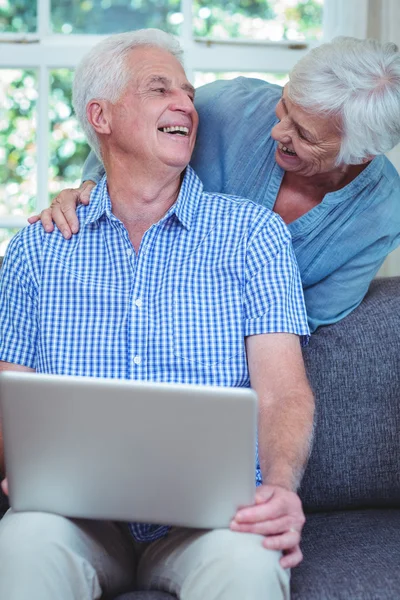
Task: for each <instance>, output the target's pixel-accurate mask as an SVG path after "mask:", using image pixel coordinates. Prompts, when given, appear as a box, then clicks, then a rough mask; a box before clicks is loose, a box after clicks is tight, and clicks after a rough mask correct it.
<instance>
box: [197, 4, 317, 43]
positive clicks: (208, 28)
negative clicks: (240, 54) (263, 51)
mask: <svg viewBox="0 0 400 600" xmlns="http://www.w3.org/2000/svg"><path fill="white" fill-rule="evenodd" d="M322 9H323V0H230V1H229V2H225V1H222V0H212V1H210V0H194V2H193V28H194V35H195V36H199V37H211V38H217V39H230V38H241V39H253V40H260V41H267V40H268V41H273V42H277V41H281V40H289V41H302V40H313V39H320V38H321V37H322Z"/></svg>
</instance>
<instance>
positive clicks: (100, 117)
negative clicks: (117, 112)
mask: <svg viewBox="0 0 400 600" xmlns="http://www.w3.org/2000/svg"><path fill="white" fill-rule="evenodd" d="M107 108H108V106H107V102H106V101H105V100H90V102H88V104H87V106H86V116H87V120H88V121H89V123H90V124H91V126H92V127H93V129H94V130H95V132H96V133H102V134H106V135H107V134H109V133H111V127H110V119H109V114H108V110H107Z"/></svg>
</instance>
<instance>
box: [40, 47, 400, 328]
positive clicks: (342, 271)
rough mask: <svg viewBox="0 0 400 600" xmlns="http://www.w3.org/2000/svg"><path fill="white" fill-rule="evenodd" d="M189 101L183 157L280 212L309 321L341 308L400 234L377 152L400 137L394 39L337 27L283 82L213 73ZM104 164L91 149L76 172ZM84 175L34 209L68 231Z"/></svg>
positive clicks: (390, 170) (218, 184)
mask: <svg viewBox="0 0 400 600" xmlns="http://www.w3.org/2000/svg"><path fill="white" fill-rule="evenodd" d="M196 108H197V110H198V112H199V115H200V127H199V132H198V138H197V144H196V149H195V153H194V156H193V159H192V163H191V164H192V166H193V167H194V168H195V170H196V171H197V173H198V174H199V176H200V178H201V179H202V181H203V183H204V187H205V189H206V190H209V191H217V192H225V193H229V194H235V195H238V196H242V197H244V198H250V199H252V200H254V201H255V202H258V203H260V204H263V205H264V206H266V207H268V208H270V209H271V210H273V211H275V212H276V213H278V214H279V215H280V216H281V217H282V218H283V220H284V221H285V223H287V224H288V226H289V230H290V232H291V235H292V239H293V246H294V249H295V252H296V256H297V260H298V264H299V267H300V272H301V276H302V282H303V288H304V295H305V300H306V305H307V312H308V316H309V325H310V329H311V330H312V331H314V330H315V329H316V328H317V327H318V326H320V325H326V324H329V323H334V322H336V321H338V320H340V319H341V318H343V317H345V316H346V315H347V314H349V313H350V312H351V311H352V310H353V309H354V308H356V307H357V306H358V305H359V304H360V302H361V301H362V299H363V297H364V295H365V294H366V292H367V290H368V286H369V284H370V282H371V280H372V279H373V277H374V276H375V275H376V273H377V271H378V269H379V267H380V266H381V265H382V263H383V261H384V259H385V257H386V256H387V254H389V252H391V251H392V250H393V249H394V248H395V247H396V246H397V245H399V243H400V177H399V175H398V173H397V171H396V169H395V168H394V167H393V165H392V164H391V163H390V161H389V160H388V159H387V158H386V157H385V156H384V153H385V152H388V151H389V150H391V149H392V148H393V147H394V146H395V145H396V144H397V143H398V142H399V141H400V54H399V51H398V48H397V46H395V45H394V44H391V43H388V44H380V43H379V42H377V41H375V40H357V39H353V38H337V39H336V40H334V41H333V42H332V43H328V44H323V45H321V46H319V47H318V48H315V49H313V50H311V51H310V52H309V53H308V54H307V55H306V56H305V57H304V58H303V59H301V60H300V62H298V63H297V65H296V66H295V68H294V69H293V71H292V72H291V74H290V81H289V83H288V84H287V85H286V86H285V87H284V89H283V90H282V88H280V87H279V86H276V85H271V84H269V83H265V82H264V81H260V80H257V79H248V78H243V77H239V78H238V79H235V80H233V81H217V82H215V83H212V84H209V85H206V86H203V87H201V88H199V89H198V90H197V92H196ZM275 115H276V116H275ZM103 172H104V170H103V167H102V165H101V164H100V162H99V161H98V160H97V159H96V157H95V156H94V155H91V156H90V157H89V159H88V161H87V163H86V165H85V170H84V179H85V180H92V181H95V182H97V181H98V180H99V179H100V177H101V176H102V174H103ZM91 186H92V184H89V183H88V182H86V183H85V184H84V185H83V186H82V187H81V188H80V191H76V190H75V191H74V190H66V191H64V192H62V193H61V194H60V195H59V196H58V197H57V198H56V199H55V201H54V202H53V204H52V209H47V211H44V213H42V222H43V224H44V226H45V228H46V230H49V231H50V230H51V229H52V223H51V218H52V217H53V218H54V220H55V222H56V224H57V225H58V227H59V228H60V229H61V230H62V231H63V232H65V236H66V237H68V236H69V235H70V229H69V226H71V230H72V231H76V230H77V220H76V217H75V213H74V211H73V210H71V208H73V207H74V206H75V202H76V201H77V200H81V201H83V202H86V201H87V200H88V197H89V194H88V193H87V192H88V190H89V189H91ZM85 191H86V193H85ZM51 210H52V211H51ZM66 214H68V221H67V220H66V218H65V215H66ZM36 219H37V217H33V218H32V219H31V221H34V220H36Z"/></svg>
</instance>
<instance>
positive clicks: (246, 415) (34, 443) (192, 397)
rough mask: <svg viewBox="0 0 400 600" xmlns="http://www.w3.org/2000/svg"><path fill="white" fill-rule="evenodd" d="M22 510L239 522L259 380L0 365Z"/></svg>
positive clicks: (250, 489) (13, 484)
mask: <svg viewBox="0 0 400 600" xmlns="http://www.w3.org/2000/svg"><path fill="white" fill-rule="evenodd" d="M0 404H1V411H2V419H3V435H4V445H5V459H6V470H7V477H8V483H9V492H10V503H11V506H12V507H13V509H14V510H16V511H28V510H33V511H36V510H38V511H44V512H54V513H58V514H61V515H64V516H68V517H82V518H95V519H112V520H122V521H138V522H145V523H160V524H166V525H180V526H187V527H201V528H217V527H227V526H228V525H229V522H230V520H231V518H232V517H233V516H234V514H235V512H236V509H237V508H238V507H239V506H244V505H247V504H251V503H252V502H253V500H254V492H255V444H256V420H257V396H256V394H255V393H254V392H253V391H252V390H249V389H239V388H223V387H210V386H209V387H207V386H199V385H177V384H160V383H147V382H146V383H142V382H140V383H139V382H131V381H121V380H111V379H96V378H89V377H70V376H58V375H57V376H55V375H39V374H33V373H32V374H27V373H17V372H11V371H9V372H4V373H1V374H0Z"/></svg>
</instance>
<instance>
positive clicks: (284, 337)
mask: <svg viewBox="0 0 400 600" xmlns="http://www.w3.org/2000/svg"><path fill="white" fill-rule="evenodd" d="M246 349H247V358H248V365H249V373H250V381H251V385H252V387H253V389H254V390H255V391H256V392H257V394H258V401H259V419H258V421H259V425H258V449H259V458H260V466H261V472H262V475H263V482H264V483H263V485H262V486H260V487H259V488H257V493H256V501H255V505H254V506H251V507H247V508H244V509H241V510H239V511H238V512H237V514H236V515H235V518H234V519H233V521H232V523H231V528H232V529H233V530H234V531H246V532H250V533H258V534H261V535H264V536H265V539H264V542H263V544H264V546H265V547H266V548H268V549H271V550H280V551H282V552H283V557H282V558H281V565H282V567H284V568H291V567H295V566H296V565H297V564H299V562H300V561H301V560H302V553H301V550H300V538H301V531H302V528H303V525H304V522H305V517H304V514H303V510H302V506H301V501H300V499H299V497H298V496H297V494H296V489H297V487H298V485H299V483H300V480H301V476H302V474H303V471H304V468H305V465H306V463H307V459H308V456H309V453H310V448H311V441H312V431H313V418H314V398H313V394H312V392H311V389H310V386H309V384H308V381H307V377H306V373H305V369H304V363H303V357H302V354H301V349H300V342H299V338H298V336H296V335H293V334H288V333H269V334H260V335H253V336H249V337H247V338H246Z"/></svg>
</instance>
